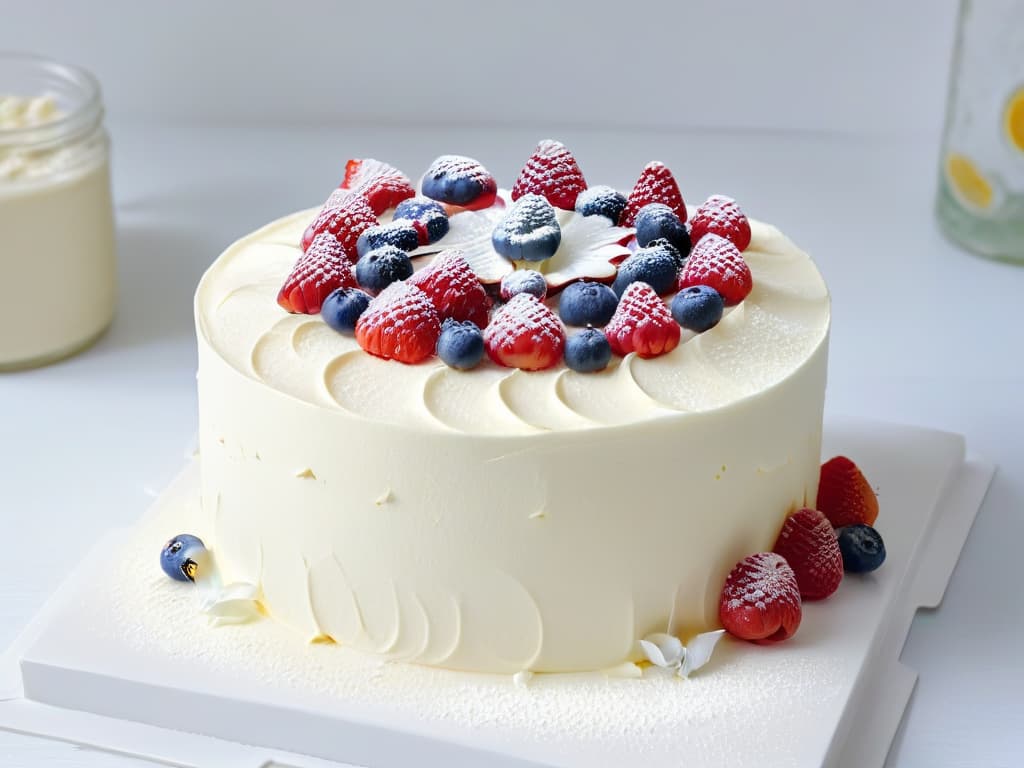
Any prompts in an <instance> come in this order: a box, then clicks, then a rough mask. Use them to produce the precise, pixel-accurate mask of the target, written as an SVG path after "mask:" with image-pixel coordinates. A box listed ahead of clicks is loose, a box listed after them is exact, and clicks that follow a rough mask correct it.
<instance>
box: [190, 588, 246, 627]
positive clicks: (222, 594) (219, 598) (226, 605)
mask: <svg viewBox="0 0 1024 768" xmlns="http://www.w3.org/2000/svg"><path fill="white" fill-rule="evenodd" d="M258 598H259V590H258V589H257V588H256V586H255V585H253V584H248V583H245V582H237V583H234V584H228V585H227V586H226V587H224V589H222V590H220V591H219V592H217V593H211V594H210V595H208V596H207V597H206V599H204V600H203V603H202V606H201V609H202V611H203V613H205V614H207V615H208V616H210V618H211V621H212V623H213V624H214V625H215V626H219V625H221V624H244V623H245V622H247V621H252V620H254V619H257V618H259V615H260V612H259V604H258V602H257V600H258Z"/></svg>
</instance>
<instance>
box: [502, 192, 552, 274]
mask: <svg viewBox="0 0 1024 768" xmlns="http://www.w3.org/2000/svg"><path fill="white" fill-rule="evenodd" d="M561 242H562V228H561V227H560V226H559V225H558V219H557V218H556V217H555V209H554V208H553V207H552V206H551V203H549V202H548V201H547V200H545V199H544V198H543V197H541V196H540V195H533V194H530V195H525V196H524V197H520V198H519V199H518V200H516V202H515V203H514V204H513V205H512V207H511V208H509V210H508V213H506V214H505V216H504V218H502V220H501V221H499V222H498V226H496V227H495V228H494V232H492V233H491V244H492V245H493V246H494V250H496V251H497V252H498V253H500V254H501V255H502V256H504V257H505V258H506V259H509V260H511V261H544V260H545V259H550V258H551V257H552V256H554V255H555V251H557V250H558V246H559V244H560V243H561Z"/></svg>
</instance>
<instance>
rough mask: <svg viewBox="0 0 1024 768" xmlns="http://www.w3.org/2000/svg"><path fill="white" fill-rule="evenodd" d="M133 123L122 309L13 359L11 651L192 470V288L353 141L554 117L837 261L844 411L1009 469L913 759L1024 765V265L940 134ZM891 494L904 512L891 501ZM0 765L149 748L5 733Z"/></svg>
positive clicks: (831, 407) (939, 653) (919, 653)
mask: <svg viewBox="0 0 1024 768" xmlns="http://www.w3.org/2000/svg"><path fill="white" fill-rule="evenodd" d="M111 128H112V133H113V135H114V151H115V171H114V182H115V196H116V200H117V206H118V208H117V210H118V229H119V248H120V258H121V280H122V285H121V299H120V308H119V314H118V317H117V319H116V321H115V325H114V327H113V328H112V330H111V331H110V333H109V334H108V335H107V336H106V337H105V338H104V339H103V340H102V341H101V342H100V343H99V344H98V345H97V346H96V347H94V348H93V349H91V350H90V351H88V352H87V353H85V354H83V355H81V356H79V357H77V358H75V359H72V360H69V361H66V362H64V363H61V364H58V365H55V366H52V367H49V368H45V369H41V370H35V371H29V372H24V373H17V374H4V375H0V404H2V405H0V409H2V411H0V416H2V424H3V435H4V441H3V444H2V448H0V483H2V486H0V487H2V488H3V494H2V496H0V499H2V501H0V521H2V522H3V523H4V526H5V529H6V530H5V537H4V538H5V541H6V542H7V547H6V551H5V552H4V556H3V557H2V558H0V647H3V646H6V645H7V644H8V643H10V642H11V641H12V640H13V639H14V638H15V636H16V635H17V633H18V631H19V629H20V628H21V627H22V626H23V625H24V624H25V623H26V622H27V621H28V620H29V618H30V617H31V616H32V615H33V614H34V612H35V611H36V610H38V608H39V607H40V605H41V604H42V603H43V601H44V600H45V599H46V597H47V595H48V594H49V593H50V592H51V591H52V590H53V589H54V588H55V587H56V585H57V584H58V583H59V582H60V581H61V579H62V578H63V577H64V576H65V574H66V573H67V572H68V571H69V569H70V568H71V567H72V566H73V565H74V564H75V562H76V561H77V560H78V558H79V557H81V556H82V555H83V554H84V552H85V551H86V550H87V549H88V548H89V546H90V544H91V542H92V541H93V540H94V539H95V537H96V536H97V535H98V534H99V533H100V532H101V531H103V530H104V529H106V528H108V527H110V526H114V525H120V524H124V523H128V522H130V521H131V520H132V519H133V518H134V517H136V516H137V515H138V514H140V512H141V511H142V510H143V509H144V507H145V506H146V504H147V502H148V498H149V497H148V496H147V489H159V488H160V487H161V486H162V485H163V484H164V483H166V482H167V481H168V480H169V479H170V478H171V477H172V475H173V474H174V473H175V472H176V471H177V470H178V469H179V468H180V466H181V465H182V462H183V456H184V451H185V450H186V447H187V446H188V445H189V444H190V441H191V438H192V436H193V434H194V432H195V430H196V400H195V391H194V390H195V381H194V374H195V343H194V336H193V327H192V306H191V295H192V291H193V288H194V286H195V283H196V281H197V280H198V278H199V276H200V274H201V273H202V271H203V269H204V268H205V267H206V266H207V265H208V264H209V263H210V262H211V261H212V260H213V258H215V257H216V255H217V254H218V253H219V252H220V251H221V250H222V249H223V247H224V246H225V245H227V244H228V243H229V242H230V241H231V240H233V239H234V238H236V237H237V236H239V235H241V234H244V233H245V232H248V231H250V230H252V229H254V228H255V227H256V226H258V225H260V224H262V223H264V222H266V221H268V220H269V219H271V218H274V217H276V216H278V215H281V214H283V213H285V212H288V211H292V210H297V209H300V208H304V207H309V206H312V205H316V204H317V203H319V202H320V201H321V200H322V198H324V197H325V196H326V194H327V192H328V191H329V190H330V189H331V187H332V186H333V185H335V184H336V183H337V177H338V176H339V173H340V171H341V168H342V164H343V162H344V160H345V158H347V157H349V156H377V157H381V158H383V159H387V160H389V161H391V162H393V163H395V164H396V165H398V166H399V167H402V168H405V169H406V170H407V171H408V172H409V173H410V174H411V175H415V174H417V173H418V172H419V171H420V170H421V169H423V168H425V167H426V165H427V164H428V163H429V162H430V160H431V159H432V158H433V157H434V156H435V155H437V154H441V153H444V152H460V153H463V154H468V155H473V156H477V157H479V158H481V159H482V160H484V162H485V163H486V164H487V165H488V166H489V167H490V168H491V170H492V171H493V172H495V174H496V175H497V176H498V178H499V180H510V179H511V178H513V174H514V173H515V171H516V170H517V169H518V167H519V165H520V164H521V162H522V161H523V159H524V158H525V157H526V156H527V154H528V153H529V151H530V150H531V148H532V146H533V144H534V143H535V141H536V140H537V139H538V138H541V135H540V134H541V133H543V134H545V135H547V134H553V135H555V136H557V137H558V138H561V139H562V140H563V141H565V142H566V143H567V144H569V145H570V146H571V147H572V148H573V149H574V150H575V152H576V154H577V157H578V158H579V160H580V162H581V164H582V166H583V168H584V170H585V172H586V175H587V178H588V180H590V182H591V183H607V184H611V185H614V186H618V187H628V186H629V185H630V184H631V183H632V180H633V178H635V176H636V173H637V171H638V169H639V168H640V167H641V166H642V164H643V163H645V162H646V161H647V160H650V159H652V158H660V159H662V160H664V161H665V162H667V163H668V164H669V165H670V166H671V167H672V168H673V169H674V170H675V171H676V174H677V176H678V178H679V179H680V183H681V186H682V188H683V192H684V195H685V196H686V197H687V199H688V200H690V201H694V202H699V200H701V199H703V197H704V196H706V195H707V194H710V193H712V192H724V193H728V194H730V195H732V196H734V197H736V198H738V199H739V200H740V201H741V203H742V204H743V205H744V206H745V208H746V209H747V211H748V212H749V213H750V214H751V215H753V216H755V217H757V218H761V219H765V220H768V221H772V222H774V223H776V224H778V225H779V226H780V227H781V228H782V229H783V230H784V231H785V232H787V233H788V234H789V235H790V236H791V237H792V238H793V239H794V240H795V241H796V242H797V243H798V244H800V245H801V246H803V247H804V248H806V249H807V250H808V251H810V252H811V253H812V254H813V255H814V256H815V258H816V260H817V261H818V264H819V266H820V267H821V269H822V271H823V272H824V274H825V277H826V279H827V281H828V283H829V286H830V288H831V290H832V294H833V301H834V304H833V334H832V345H831V360H830V380H829V390H828V403H827V408H828V411H829V412H830V413H843V414H849V415H854V416H863V417H873V418H882V419H888V420H894V421H901V422H909V423H915V424H921V425H925V426H929V427H936V428H942V429H948V430H951V431H956V432H960V433H963V434H965V435H966V436H967V439H968V445H969V447H970V449H971V450H972V451H976V452H978V453H982V454H984V455H985V456H987V457H989V458H991V459H993V460H994V461H996V462H997V463H998V464H999V465H1000V470H999V472H998V474H997V476H996V479H995V481H994V483H993V485H992V488H991V490H990V493H989V495H988V498H987V500H986V502H985V505H984V507H983V508H982V510H981V513H980V515H979V517H978V520H977V523H976V524H975V527H974V530H973V532H972V534H971V536H970V538H969V540H968V542H967V545H966V548H965V550H964V553H963V557H962V559H961V562H960V565H959V566H958V568H957V570H956V572H955V573H954V576H953V580H952V583H951V585H950V588H949V591H948V593H947V596H946V600H945V602H944V604H943V605H942V607H941V608H939V609H938V610H936V611H929V612H924V613H922V614H920V615H919V616H918V618H917V619H916V621H915V623H914V628H913V630H912V633H911V636H910V639H909V641H908V644H907V648H906V650H905V652H904V660H905V661H906V663H907V664H909V665H910V666H912V667H913V668H915V669H917V670H918V671H919V672H920V673H921V680H920V682H919V685H918V689H917V692H916V694H915V696H914V699H913V700H912V702H911V706H910V708H909V711H908V714H907V716H906V719H905V722H904V724H903V726H902V728H901V731H900V733H899V735H898V736H897V739H896V743H895V745H894V747H893V750H892V753H891V755H890V764H891V765H898V766H929V767H930V766H935V765H944V766H961V765H962V766H977V765H985V766H1010V765H1016V764H1018V761H1019V755H1020V754H1021V753H1024V732H1022V731H1021V730H1020V729H1019V727H1018V726H1019V725H1020V715H1021V712H1022V707H1021V698H1020V696H1021V694H1020V691H1021V689H1022V684H1024V663H1022V661H1021V654H1020V651H1019V647H1020V637H1021V636H1022V634H1024V615H1022V606H1021V600H1020V594H1019V584H1020V575H1019V574H1020V570H1019V566H1018V562H1019V560H1020V552H1021V548H1022V546H1024V516H1022V514H1021V512H1022V509H1024V458H1022V452H1021V450H1020V447H1021V442H1020V435H1021V434H1024V406H1022V405H1021V400H1020V398H1021V396H1022V394H1024V355H1022V351H1024V343H1022V340H1024V321H1022V320H1021V319H1020V315H1019V312H1018V311H1016V308H1017V307H1019V306H1020V304H1021V300H1020V297H1021V296H1022V295H1024V268H1014V267H1012V266H1007V265H1001V264H996V263H992V262H988V261H983V260H980V259H977V258H974V257H971V256H968V255H966V254H964V253H962V252H961V251H959V250H957V249H956V248H954V247H952V246H950V245H948V244H947V243H946V242H945V241H944V240H943V239H942V237H941V236H940V234H939V233H938V231H937V230H936V227H935V225H934V223H933V217H932V212H931V204H932V195H933V190H934V182H935V173H936V166H937V163H936V156H937V148H936V143H937V137H929V139H928V140H925V141H920V140H910V139H895V138H881V137H879V138H873V139H868V138H851V137H841V136H836V137H827V136H822V135H818V136H811V135H801V134H796V133H792V134H787V133H771V134H756V133H749V132H736V133H723V132H721V131H719V132H716V133H715V134H714V135H711V134H707V133H704V134H702V133H693V132H690V133H686V132H668V131H659V132H652V133H649V134H643V133H636V132H633V133H630V134H628V135H627V134H623V133H614V132H597V131H590V130H581V129H579V128H578V127H576V128H573V127H567V128H564V129H558V127H557V126H556V127H552V126H546V127H544V128H543V129H534V128H531V127H528V126H527V127H523V128H522V129H518V128H517V129H515V130H493V131H487V132H482V131H476V132H470V131H460V130H458V129H446V130H440V129H436V128H435V129H430V130H414V129H412V128H410V127H409V126H400V125H389V126H375V125H369V124H367V125H361V126H355V127H344V128H340V127H332V128H327V127H324V128H317V127H312V126H308V125H306V126H279V127H276V128H273V127H266V128H253V127H252V126H251V125H250V126H246V127H244V128H243V127H242V126H236V125H231V124H228V123H223V122H221V123H209V124H205V125H203V124H197V123H187V122H180V123H174V122H167V121H160V122H145V121H137V122H132V121H121V122H115V123H114V124H113V125H112V126H111ZM538 131H540V133H538ZM40 311H45V306H41V307H40ZM882 509H883V515H898V514H899V510H898V509H888V508H886V506H885V500H884V498H883V499H882ZM883 530H884V528H883ZM155 554H156V553H154V557H155ZM97 578H102V574H97ZM0 764H2V765H10V766H19V767H24V768H35V767H36V766H43V765H48V766H49V765H65V764H67V765H76V766H83V767H88V768H93V767H96V768H98V767H100V766H109V767H110V768H126V767H127V766H133V765H134V766H141V765H143V764H142V763H141V762H139V761H135V760H131V759H129V758H124V757H118V756H111V755H106V754H101V753H95V752H90V751H81V750H79V749H77V748H75V747H72V746H69V745H65V744H58V743H49V742H43V741H40V740H36V739H32V738H28V737H24V736H19V735H13V734H9V733H2V732H0Z"/></svg>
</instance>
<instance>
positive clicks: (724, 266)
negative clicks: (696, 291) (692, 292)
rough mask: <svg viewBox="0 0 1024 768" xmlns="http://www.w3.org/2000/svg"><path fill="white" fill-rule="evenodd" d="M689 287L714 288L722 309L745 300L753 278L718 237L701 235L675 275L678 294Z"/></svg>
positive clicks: (734, 250)
mask: <svg viewBox="0 0 1024 768" xmlns="http://www.w3.org/2000/svg"><path fill="white" fill-rule="evenodd" d="M691 285H707V286H710V287H711V288H714V289H715V290H716V291H718V293H719V295H721V297H722V300H723V301H724V302H725V306H727V307H731V306H733V305H734V304H739V303H740V302H741V301H743V300H744V299H745V298H747V295H748V294H749V293H750V291H751V290H752V289H753V287H754V277H753V275H751V274H750V267H748V266H747V262H746V261H744V259H743V254H741V253H740V251H739V249H738V248H737V247H736V246H735V245H733V244H732V243H731V242H730V241H728V240H726V239H725V238H724V237H720V236H718V235H704V237H702V238H701V239H700V240H699V241H697V242H696V244H695V245H694V246H693V250H692V251H690V257H689V258H688V259H687V260H686V264H684V265H683V271H682V272H681V273H680V275H679V290H683V289H684V288H689V287H690V286H691Z"/></svg>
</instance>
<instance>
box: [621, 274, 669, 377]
mask: <svg viewBox="0 0 1024 768" xmlns="http://www.w3.org/2000/svg"><path fill="white" fill-rule="evenodd" d="M604 333H605V335H606V336H607V337H608V343H609V344H611V347H612V352H614V353H615V354H617V355H619V356H622V357H625V356H626V355H628V354H629V353H630V352H636V353H637V354H638V355H639V356H640V357H644V358H647V357H657V356H658V355H664V354H665V353H666V352H671V351H672V350H673V349H675V348H676V345H678V344H679V337H680V335H681V332H680V330H679V324H678V323H677V322H676V321H675V320H673V319H672V313H671V312H669V310H668V307H667V306H666V305H665V302H664V301H662V300H661V298H660V297H659V296H658V294H657V293H655V292H654V289H653V288H651V286H649V285H648V284H647V283H643V282H639V281H638V282H635V283H630V284H629V287H628V288H626V290H625V292H624V293H623V294H622V298H621V299H619V305H618V307H616V309H615V314H614V315H612V319H611V320H610V321H608V325H607V326H605V329H604Z"/></svg>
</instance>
